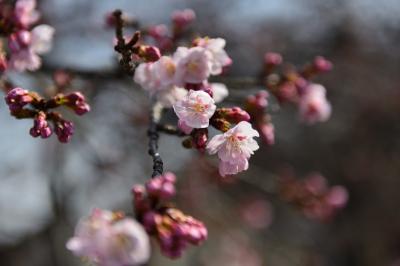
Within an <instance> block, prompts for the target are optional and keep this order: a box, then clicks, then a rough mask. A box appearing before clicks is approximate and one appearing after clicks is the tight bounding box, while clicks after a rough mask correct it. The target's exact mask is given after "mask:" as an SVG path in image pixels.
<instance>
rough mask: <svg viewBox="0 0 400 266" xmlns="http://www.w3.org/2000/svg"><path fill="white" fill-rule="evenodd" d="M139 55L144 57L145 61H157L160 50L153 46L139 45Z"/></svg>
mask: <svg viewBox="0 0 400 266" xmlns="http://www.w3.org/2000/svg"><path fill="white" fill-rule="evenodd" d="M138 55H139V57H141V58H142V59H144V60H145V61H146V62H155V61H158V60H159V59H160V57H161V52H160V50H159V49H158V48H157V47H155V46H148V45H141V46H140V47H139V53H138Z"/></svg>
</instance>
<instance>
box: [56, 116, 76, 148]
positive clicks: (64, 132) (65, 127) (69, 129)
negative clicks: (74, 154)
mask: <svg viewBox="0 0 400 266" xmlns="http://www.w3.org/2000/svg"><path fill="white" fill-rule="evenodd" d="M54 132H55V133H56V135H57V137H58V140H59V141H60V142H62V143H67V142H69V141H70V140H71V138H72V135H73V134H74V124H73V123H72V122H71V121H67V120H64V119H59V120H58V121H57V122H55V126H54Z"/></svg>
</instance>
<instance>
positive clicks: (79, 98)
mask: <svg viewBox="0 0 400 266" xmlns="http://www.w3.org/2000/svg"><path fill="white" fill-rule="evenodd" d="M64 99H65V100H66V105H67V106H68V107H70V108H71V109H73V110H74V111H75V113H76V114H77V115H83V114H85V113H87V112H89V111H90V106H89V104H87V102H86V99H85V96H84V95H83V94H82V93H80V92H73V93H70V94H68V95H66V96H65V97H64Z"/></svg>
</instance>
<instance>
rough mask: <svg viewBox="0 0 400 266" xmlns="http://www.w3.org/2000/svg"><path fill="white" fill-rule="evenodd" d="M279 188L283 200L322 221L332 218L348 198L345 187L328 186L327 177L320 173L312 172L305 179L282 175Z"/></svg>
mask: <svg viewBox="0 0 400 266" xmlns="http://www.w3.org/2000/svg"><path fill="white" fill-rule="evenodd" d="M279 190H280V191H279V194H280V196H281V197H282V199H283V200H285V201H286V202H288V203H290V204H292V205H293V206H295V207H296V208H298V209H299V210H301V211H302V212H303V213H304V214H305V215H306V216H307V217H308V218H312V219H316V220H320V221H327V220H329V219H331V218H332V217H333V216H334V215H335V214H336V212H337V211H338V210H340V209H342V208H343V207H344V206H345V205H346V203H347V200H348V193H347V190H346V189H345V188H344V187H342V186H333V187H328V185H327V181H326V179H325V177H323V176H322V175H320V174H311V175H309V176H307V177H306V178H304V179H303V180H297V179H295V178H294V177H293V176H288V175H285V176H282V177H281V178H280V180H279Z"/></svg>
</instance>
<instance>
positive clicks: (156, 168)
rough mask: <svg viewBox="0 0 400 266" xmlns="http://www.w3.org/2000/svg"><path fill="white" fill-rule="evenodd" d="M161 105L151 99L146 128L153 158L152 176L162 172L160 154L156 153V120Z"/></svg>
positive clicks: (157, 119)
mask: <svg viewBox="0 0 400 266" xmlns="http://www.w3.org/2000/svg"><path fill="white" fill-rule="evenodd" d="M161 110H162V107H161V106H160V105H157V104H156V103H155V101H153V105H152V108H151V111H150V124H149V129H148V130H147V136H148V137H149V151H148V152H149V155H150V156H151V157H152V158H153V173H152V175H151V176H152V177H155V176H158V175H161V174H162V173H163V161H162V158H161V155H160V154H159V153H158V139H159V134H158V126H157V125H158V121H159V120H160V115H161Z"/></svg>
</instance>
